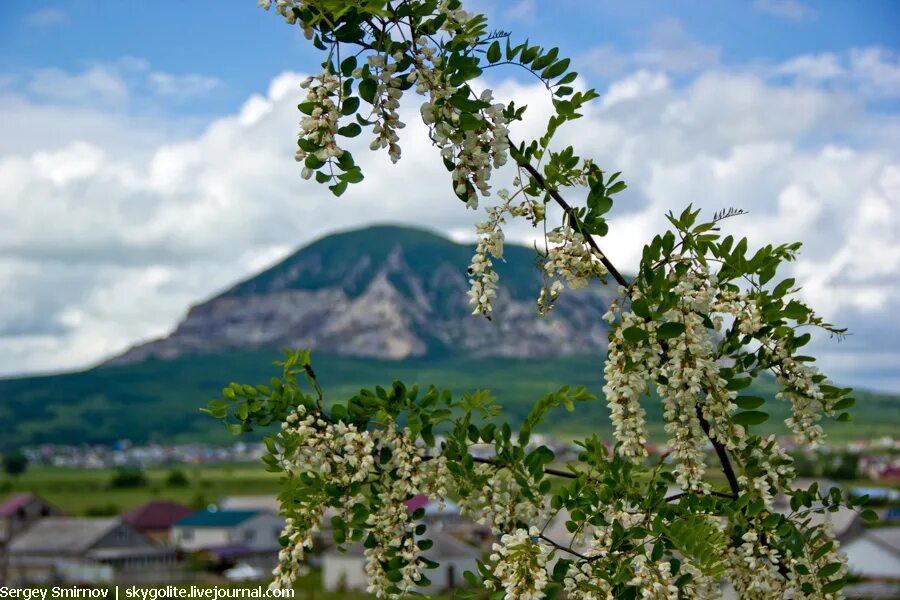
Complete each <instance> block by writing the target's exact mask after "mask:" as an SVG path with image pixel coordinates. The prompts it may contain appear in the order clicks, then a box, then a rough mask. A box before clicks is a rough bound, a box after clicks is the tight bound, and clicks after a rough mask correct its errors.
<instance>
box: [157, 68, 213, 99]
mask: <svg viewBox="0 0 900 600" xmlns="http://www.w3.org/2000/svg"><path fill="white" fill-rule="evenodd" d="M149 82H150V87H151V88H152V89H153V92H154V93H156V94H159V95H160V96H171V97H177V98H181V99H187V98H193V97H195V96H205V95H207V94H209V93H210V92H212V91H213V90H214V89H216V88H217V87H219V85H221V83H222V82H221V81H219V80H218V79H216V78H215V77H207V76H205V75H194V74H188V75H173V74H172V73H162V72H159V71H154V72H153V73H150V76H149Z"/></svg>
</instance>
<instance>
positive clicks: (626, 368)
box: [604, 255, 762, 492]
mask: <svg viewBox="0 0 900 600" xmlns="http://www.w3.org/2000/svg"><path fill="white" fill-rule="evenodd" d="M671 259H672V260H673V261H676V262H678V261H684V260H690V259H689V258H685V257H682V256H680V255H673V256H672V257H671ZM668 276H669V278H670V279H671V280H672V284H673V287H672V293H673V294H674V295H675V296H676V297H677V298H679V302H678V303H677V304H676V305H674V306H672V307H671V308H669V309H668V310H666V312H665V313H664V314H662V319H661V321H662V322H661V323H660V322H659V321H657V320H654V319H648V318H646V313H644V314H645V316H644V317H641V316H639V315H637V314H635V313H634V312H628V311H622V310H621V309H620V307H619V305H618V303H614V304H613V305H612V306H611V307H610V310H609V312H608V313H607V314H606V315H605V316H604V318H605V319H607V320H608V321H610V322H614V321H615V320H616V318H617V317H618V318H619V319H620V326H619V327H618V328H617V329H616V330H615V333H614V335H613V336H612V338H611V340H610V346H609V354H608V357H607V363H606V387H605V388H604V392H605V393H606V395H607V400H608V402H609V406H610V410H611V413H612V418H613V423H614V425H615V427H616V437H617V439H618V440H619V442H620V443H621V444H622V452H623V453H624V454H625V455H626V456H631V457H634V458H642V457H643V456H645V452H644V450H643V444H644V443H645V440H646V425H645V424H644V421H643V409H641V408H640V404H639V402H638V398H639V396H640V395H641V394H642V393H643V392H644V391H645V390H646V387H647V385H648V383H649V382H650V381H652V382H654V383H655V385H656V390H657V392H658V393H659V395H660V397H661V398H662V402H663V416H664V418H665V422H666V424H665V429H666V431H667V432H668V433H669V435H670V437H669V447H670V448H671V449H672V451H673V454H674V456H675V459H676V461H677V465H676V475H677V480H678V484H679V485H680V486H682V487H683V488H684V489H685V490H689V491H701V492H704V491H708V490H709V484H708V483H707V482H705V481H704V475H705V472H706V464H705V453H704V442H705V440H706V437H707V434H706V431H704V423H705V426H706V427H708V429H709V435H710V436H711V437H712V438H713V439H715V440H717V441H719V442H720V443H721V444H722V445H723V446H724V447H725V448H727V449H729V450H733V451H739V450H741V449H743V448H744V447H745V445H746V443H747V434H746V431H745V429H744V428H743V427H742V426H741V425H738V424H736V423H735V422H734V421H733V414H734V412H735V410H736V408H737V407H736V405H735V403H734V401H735V399H736V398H737V395H738V394H737V392H735V391H733V390H729V389H728V382H727V381H726V380H725V378H723V377H722V375H721V364H720V361H719V356H718V352H717V344H718V343H719V342H718V339H717V337H715V336H716V333H715V332H716V331H719V330H721V328H722V325H723V323H724V320H725V319H726V318H731V319H733V320H734V322H735V327H736V328H737V329H738V330H739V331H740V332H742V333H745V334H753V333H756V332H757V331H759V330H760V328H761V326H762V325H761V316H760V311H759V309H758V307H757V306H756V303H755V302H754V300H753V299H752V297H751V296H749V295H748V294H744V293H740V292H738V291H736V290H734V289H732V288H730V287H724V286H719V284H718V280H717V278H716V277H715V275H713V274H710V273H709V270H708V268H707V267H706V266H705V265H703V264H693V265H692V266H691V268H690V269H688V270H687V271H685V272H679V271H676V270H674V269H673V270H672V271H671V272H670V273H669V275H668ZM626 292H630V297H631V301H632V303H633V304H634V303H636V302H639V301H641V302H642V301H643V300H642V295H641V292H640V290H639V289H632V290H630V291H626V290H622V293H623V295H625V293H626ZM710 323H711V325H712V327H710V326H709V324H710ZM666 327H668V328H669V331H670V332H675V333H674V335H673V334H672V333H666V334H665V335H663V334H662V331H661V330H662V329H664V328H666ZM626 331H629V332H630V334H631V341H629V340H628V339H626V335H625V332H626ZM635 415H636V416H635Z"/></svg>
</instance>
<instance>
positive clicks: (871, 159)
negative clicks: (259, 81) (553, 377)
mask: <svg viewBox="0 0 900 600" xmlns="http://www.w3.org/2000/svg"><path fill="white" fill-rule="evenodd" d="M301 78H302V76H301V75H300V74H298V73H283V74H281V75H279V76H278V77H276V78H275V79H274V80H273V81H272V83H271V85H270V86H269V89H268V91H267V92H266V93H265V94H258V95H254V96H252V97H250V98H248V99H247V101H246V102H245V103H244V105H243V106H242V107H241V108H240V110H238V111H236V112H235V113H234V114H232V115H229V116H225V117H222V118H219V119H216V120H214V121H213V122H212V123H210V124H209V125H208V126H207V127H206V128H205V129H204V130H203V131H202V132H200V133H198V134H196V135H184V134H182V135H180V136H177V137H176V136H166V135H163V136H162V138H161V139H160V138H154V141H153V142H152V143H150V142H147V143H145V147H144V150H143V151H141V152H127V151H123V147H122V144H123V142H122V141H121V140H122V139H124V138H121V139H120V138H117V137H116V136H115V135H111V134H110V135H103V136H98V137H91V136H88V135H87V134H86V132H83V133H85V135H84V136H83V137H81V138H75V137H73V138H70V139H68V140H66V141H65V142H58V143H53V142H52V141H50V140H49V139H45V141H44V142H43V144H42V145H41V146H40V147H36V148H34V149H29V150H28V151H20V152H7V153H6V154H5V155H2V154H0V220H2V221H3V222H4V223H8V224H10V226H9V227H8V229H7V232H8V233H5V234H4V235H3V236H0V285H2V286H3V288H4V289H12V290H15V294H14V295H15V297H16V300H15V301H14V302H10V303H5V304H4V305H3V307H2V308H0V348H3V351H2V352H3V360H2V364H3V368H4V369H5V371H6V372H16V371H25V370H36V369H42V370H43V369H48V368H52V369H60V368H65V367H74V366H80V365H85V364H88V363H90V362H92V361H96V360H99V359H101V358H103V357H104V356H108V355H109V354H111V353H113V352H116V351H120V350H122V349H124V348H125V347H127V346H128V345H129V344H130V343H133V342H135V341H136V340H139V339H142V338H145V337H147V336H151V335H159V334H161V333H163V332H165V331H166V330H167V329H168V328H170V327H171V326H172V325H173V324H174V323H175V321H176V320H177V319H178V318H179V316H180V315H181V314H183V312H184V310H185V308H186V306H187V305H188V304H189V303H191V302H196V301H199V300H202V299H203V298H205V297H208V296H209V295H211V294H213V293H215V292H216V291H218V290H220V289H222V288H223V287H225V286H227V285H228V284H230V283H232V282H234V281H235V280H236V279H238V278H241V277H245V276H247V275H250V274H252V273H254V272H255V271H256V270H258V269H259V268H261V267H262V266H263V265H264V264H268V263H269V262H271V261H274V260H276V259H277V258H280V257H282V256H284V255H285V254H286V253H287V252H289V251H290V250H292V249H293V248H295V247H297V246H299V245H301V244H303V243H306V242H308V241H310V240H312V239H313V238H315V237H318V236H321V235H323V234H326V233H329V232H332V231H335V230H339V229H344V228H349V227H355V226H362V225H365V224H369V223H372V222H402V223H410V224H419V225H425V226H429V227H432V228H435V229H439V230H443V231H446V232H448V233H450V234H451V235H453V236H454V237H455V238H457V239H471V236H472V233H471V232H472V224H473V223H474V222H475V221H476V220H478V219H479V218H480V215H479V214H477V213H474V212H472V211H467V210H465V208H464V207H463V205H462V203H460V202H458V201H457V200H456V199H455V198H454V197H453V195H452V193H451V191H450V187H449V185H447V179H448V175H447V173H446V171H445V170H444V168H443V166H442V165H441V162H440V160H439V156H438V154H437V152H436V151H435V150H434V149H433V148H431V147H430V146H429V145H428V143H427V138H426V136H425V131H424V126H423V125H421V123H420V122H419V119H418V118H417V115H416V111H415V108H413V107H408V108H406V109H404V110H405V112H404V114H403V120H404V121H405V122H407V123H408V124H409V126H408V127H407V129H406V130H404V135H403V140H402V145H403V154H404V156H403V159H402V160H401V161H400V163H399V164H398V165H396V166H394V165H391V164H390V161H389V160H388V159H387V157H386V156H385V155H384V154H373V153H371V152H368V151H367V150H366V146H367V141H366V140H365V139H363V138H365V136H360V138H357V139H355V140H353V143H352V144H351V147H352V149H353V150H354V152H355V154H356V156H357V161H358V162H359V163H360V164H361V166H362V167H363V170H364V172H365V174H366V177H367V179H366V180H365V182H363V183H362V184H360V185H358V186H354V187H352V188H351V189H350V190H349V191H348V192H347V194H346V195H345V196H344V197H342V198H340V199H335V198H333V197H331V195H330V193H329V192H328V191H327V190H326V189H325V188H324V187H321V186H318V185H316V184H315V183H313V182H307V181H303V180H302V179H300V177H299V169H298V167H297V165H296V164H295V163H294V161H293V158H292V156H293V151H294V148H295V137H294V136H295V129H296V126H297V125H296V124H297V121H298V116H297V113H296V104H297V103H298V101H299V99H300V90H299V89H298V87H297V82H298V81H300V79H301ZM494 83H495V84H496V85H495V86H494V87H495V89H496V90H497V94H498V96H500V97H514V98H516V100H517V103H521V104H523V105H525V104H527V105H528V106H529V114H530V116H529V119H528V121H527V122H526V123H525V124H524V125H517V126H516V128H515V129H514V131H513V134H514V136H516V138H517V139H522V138H524V137H526V136H530V135H535V134H538V133H539V129H538V128H539V127H540V126H541V124H542V122H543V118H544V117H545V116H546V114H547V113H548V111H549V108H550V102H549V99H548V97H547V95H546V93H545V91H544V90H543V89H542V88H540V86H537V85H530V84H524V83H521V82H515V81H501V82H494ZM581 83H582V84H583V83H584V82H581ZM601 92H602V94H603V97H602V100H601V101H600V102H599V103H597V105H596V106H594V107H592V108H589V109H588V110H587V111H586V115H585V118H584V119H583V120H582V121H581V122H579V124H578V125H577V126H575V127H570V128H566V129H564V130H563V131H562V132H561V135H562V140H561V141H563V142H565V143H572V144H576V146H577V147H578V148H579V149H582V151H583V152H584V153H586V154H589V155H591V156H594V157H595V158H596V159H597V161H598V163H599V164H601V165H603V166H604V167H605V168H608V169H610V170H621V171H623V172H624V174H625V177H626V179H627V181H628V183H629V189H628V190H626V192H625V193H624V194H623V197H622V200H621V201H620V202H619V203H618V204H617V206H616V208H615V210H614V213H613V215H612V221H611V232H610V235H609V236H608V237H607V238H605V239H603V240H602V241H601V245H602V247H603V248H604V250H605V252H606V253H607V254H608V255H609V256H610V257H611V258H612V259H613V260H614V261H615V262H616V263H617V264H619V265H620V268H621V269H622V270H625V271H629V270H633V269H634V268H635V266H636V264H637V261H638V259H639V256H640V243H641V242H642V241H643V240H647V239H649V238H650V237H652V235H653V234H655V233H657V232H660V231H662V230H663V229H665V228H666V222H665V219H664V216H663V215H664V213H665V212H667V211H669V210H681V209H682V208H683V207H684V206H685V205H687V204H688V203H693V204H694V205H695V206H699V207H701V208H703V209H704V210H705V211H707V213H708V214H712V212H713V211H715V210H717V209H721V208H723V207H728V206H737V207H741V208H744V209H746V210H748V211H749V215H747V216H746V217H742V218H739V219H732V220H729V221H728V222H727V227H728V229H729V231H730V232H731V233H735V234H737V235H748V236H749V237H751V241H752V242H755V243H769V242H787V241H793V240H798V239H799V240H804V241H805V242H806V248H805V252H804V254H803V255H802V259H801V260H800V261H799V262H798V263H797V264H796V266H795V268H794V271H795V274H796V276H797V277H798V280H799V281H800V282H801V284H802V285H803V288H804V289H803V294H804V295H805V297H806V298H808V299H809V300H810V301H811V302H813V303H814V304H815V305H816V306H818V307H819V309H820V310H821V311H822V312H823V314H824V315H825V316H826V317H827V318H830V319H832V320H834V321H836V322H839V323H841V324H846V325H849V326H850V327H851V329H854V330H859V331H860V332H867V333H866V334H865V335H866V336H867V337H866V338H865V340H866V343H860V342H859V340H860V339H861V338H862V335H863V334H862V333H860V335H859V336H857V337H856V338H851V340H852V341H851V342H850V343H848V344H847V345H846V346H844V347H843V348H846V350H842V354H841V356H846V358H847V360H846V361H843V362H842V361H840V360H835V359H833V357H834V356H837V355H835V354H828V353H829V352H834V349H833V348H832V347H831V346H827V345H826V341H825V340H819V341H817V344H819V345H818V348H819V349H820V350H825V352H826V356H827V357H831V358H830V364H831V366H832V367H833V369H834V376H835V378H836V379H837V380H838V381H846V382H850V383H860V382H864V383H868V384H869V385H870V386H871V385H875V386H876V387H878V386H894V387H895V389H896V388H897V387H898V386H896V385H895V384H897V383H898V382H896V381H895V376H893V375H890V373H889V372H888V371H887V370H885V369H883V368H874V367H873V368H871V369H869V370H868V371H866V372H865V379H863V380H861V379H860V377H861V375H859V373H861V372H862V371H860V370H859V369H857V368H855V367H854V366H853V365H855V364H862V363H866V364H869V365H878V364H885V362H889V361H890V360H891V358H892V357H898V356H900V343H898V342H896V341H895V340H897V339H900V335H898V334H900V326H897V325H895V324H893V323H894V320H893V319H892V318H891V315H893V314H894V313H895V312H896V311H897V310H900V301H898V300H896V299H897V298H898V297H900V295H898V294H897V292H898V291H900V290H897V289H896V288H897V282H898V281H900V255H898V245H897V240H898V239H900V235H898V234H900V229H898V227H900V225H898V224H900V158H898V151H897V148H896V144H887V143H885V144H882V143H880V142H879V139H878V138H874V141H873V140H867V141H866V143H862V142H858V141H854V140H856V139H858V138H854V137H852V136H849V135H848V132H851V131H873V130H876V129H879V128H880V127H881V126H882V125H883V121H884V119H888V118H889V117H887V116H885V115H882V114H878V113H869V112H867V111H866V107H865V101H864V99H861V98H857V97H853V96H850V95H848V94H846V93H843V92H839V91H835V90H833V89H831V88H829V87H827V86H826V87H822V86H817V85H814V83H813V82H812V78H811V80H810V82H807V83H804V84H799V83H796V82H792V83H790V84H788V85H785V84H784V83H783V82H778V81H773V80H772V78H771V77H769V75H768V74H758V73H757V74H751V73H734V72H728V71H725V70H721V69H710V70H707V71H705V72H703V73H701V74H699V75H697V76H695V77H693V78H691V79H690V80H688V81H687V82H685V83H683V84H678V85H676V84H674V83H673V82H672V81H671V80H670V78H669V77H668V76H667V75H666V73H664V72H662V71H661V70H653V69H649V68H645V69H642V70H638V71H635V72H631V73H629V74H627V75H623V76H621V77H619V78H617V79H616V80H614V81H613V82H611V83H610V85H609V86H608V87H606V88H605V89H603V90H601ZM0 106H2V105H0ZM19 106H20V107H23V110H24V109H25V107H27V106H28V103H27V102H25V101H24V100H22V101H20V104H19ZM0 110H2V109H0ZM59 118H60V119H62V118H63V117H62V115H60V116H59ZM117 119H120V117H116V116H114V115H113V116H110V120H109V123H108V124H107V130H109V131H113V130H115V129H117V128H123V127H127V121H126V120H117ZM46 126H48V127H50V126H53V124H52V123H51V124H46ZM147 135H149V133H148V134H147ZM848 140H849V141H848ZM894 141H896V138H895V139H894ZM505 175H508V172H507V173H501V174H498V175H497V181H495V185H498V186H499V185H501V184H502V176H505ZM439 182H443V183H439ZM576 200H577V199H576ZM509 235H510V237H511V238H512V239H517V240H520V241H528V240H532V239H535V237H536V233H535V232H534V231H533V230H531V229H530V228H528V227H527V225H524V224H520V225H516V226H513V227H511V228H510V230H509ZM875 323H877V324H879V326H874V325H873V324H875ZM872 332H874V333H872ZM870 334H871V335H872V337H868V336H869V335H870ZM48 356H49V357H52V358H51V359H50V360H48V358H47V357H48ZM869 358H871V362H866V361H867V359H869ZM892 377H894V379H892Z"/></svg>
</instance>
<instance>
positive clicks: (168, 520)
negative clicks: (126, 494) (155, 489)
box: [122, 500, 194, 530]
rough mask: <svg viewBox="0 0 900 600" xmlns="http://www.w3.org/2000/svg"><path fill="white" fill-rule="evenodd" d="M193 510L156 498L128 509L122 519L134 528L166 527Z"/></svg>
mask: <svg viewBox="0 0 900 600" xmlns="http://www.w3.org/2000/svg"><path fill="white" fill-rule="evenodd" d="M193 512H194V511H193V510H191V509H190V508H188V507H187V506H185V505H184V504H179V503H178V502H171V501H169V500H156V501H151V502H147V503H145V504H141V505H140V506H138V507H137V508H133V509H131V510H129V511H128V512H127V513H125V514H123V515H122V521H124V522H125V523H128V524H129V525H131V526H132V527H134V528H135V529H141V530H144V529H168V528H169V527H171V526H172V525H173V524H174V523H176V522H178V521H180V520H181V519H183V518H185V517H186V516H188V515H189V514H191V513H193Z"/></svg>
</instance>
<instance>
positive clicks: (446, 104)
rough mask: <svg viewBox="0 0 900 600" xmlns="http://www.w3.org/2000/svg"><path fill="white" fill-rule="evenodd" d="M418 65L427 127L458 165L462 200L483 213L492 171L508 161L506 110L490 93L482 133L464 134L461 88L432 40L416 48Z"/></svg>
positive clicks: (479, 126) (486, 93)
mask: <svg viewBox="0 0 900 600" xmlns="http://www.w3.org/2000/svg"><path fill="white" fill-rule="evenodd" d="M453 12H454V13H455V12H459V11H453ZM457 17H459V15H457ZM448 22H449V19H448ZM445 26H447V24H446V23H445ZM451 26H452V25H451ZM413 62H414V64H415V68H414V71H415V72H414V74H413V75H412V77H413V78H414V81H415V82H416V92H417V93H419V94H421V95H427V96H428V99H427V101H426V102H425V103H424V104H423V105H422V107H421V109H420V110H421V114H422V121H423V122H424V123H425V124H426V125H428V126H429V127H430V128H431V140H432V142H433V143H434V144H435V145H436V146H437V147H438V148H440V150H441V156H442V157H443V159H444V160H445V161H447V162H448V163H451V164H453V172H452V178H453V188H454V191H455V192H456V195H457V196H459V197H460V198H464V199H465V200H466V206H468V207H469V208H477V207H478V194H479V193H480V194H481V195H482V196H487V195H489V194H490V185H489V181H490V178H491V171H492V169H494V168H499V167H501V166H503V165H504V164H506V162H507V160H508V156H509V140H508V137H507V136H508V133H509V130H508V129H507V125H508V120H507V119H506V117H505V115H504V114H503V108H504V107H503V105H502V104H497V103H493V95H492V92H491V90H484V91H483V92H482V93H481V96H480V97H479V100H480V101H481V102H483V103H485V104H487V108H485V109H483V111H481V114H480V116H478V117H475V118H476V119H478V120H479V122H478V124H477V126H476V127H473V128H466V129H465V130H463V129H462V128H460V118H461V116H462V114H463V113H462V111H461V110H460V109H459V108H457V107H456V106H454V104H453V101H452V100H451V98H453V96H454V95H455V94H456V93H457V92H458V91H459V89H460V88H459V87H458V86H456V85H453V84H451V83H450V82H449V80H448V76H447V73H446V71H445V70H444V69H443V66H444V57H443V56H441V55H440V54H438V53H437V51H436V49H435V48H434V47H432V46H430V41H429V40H428V39H427V38H424V37H421V38H419V39H417V40H416V44H415V45H414V55H413Z"/></svg>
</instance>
